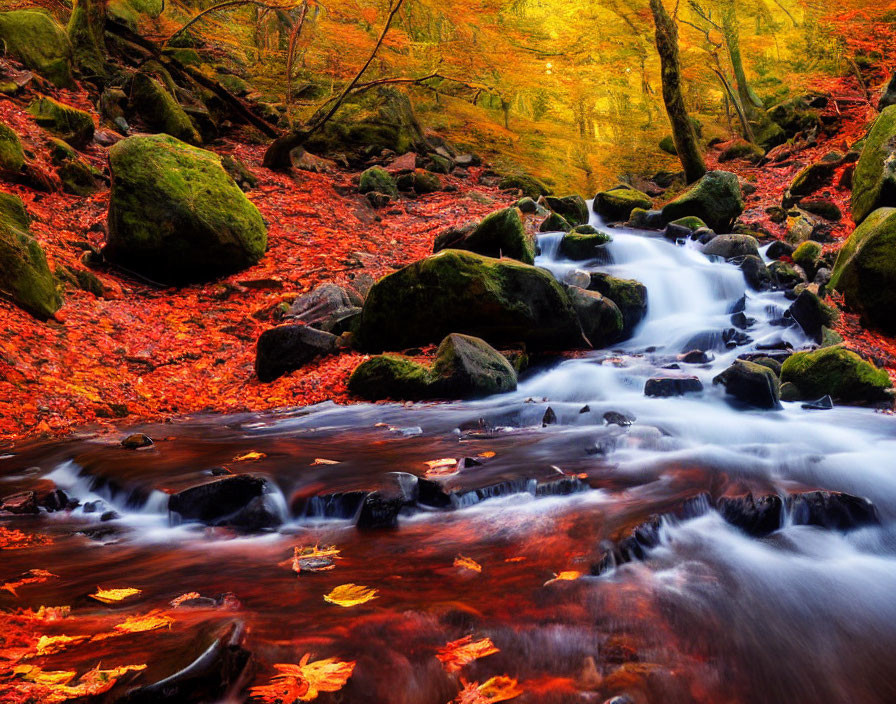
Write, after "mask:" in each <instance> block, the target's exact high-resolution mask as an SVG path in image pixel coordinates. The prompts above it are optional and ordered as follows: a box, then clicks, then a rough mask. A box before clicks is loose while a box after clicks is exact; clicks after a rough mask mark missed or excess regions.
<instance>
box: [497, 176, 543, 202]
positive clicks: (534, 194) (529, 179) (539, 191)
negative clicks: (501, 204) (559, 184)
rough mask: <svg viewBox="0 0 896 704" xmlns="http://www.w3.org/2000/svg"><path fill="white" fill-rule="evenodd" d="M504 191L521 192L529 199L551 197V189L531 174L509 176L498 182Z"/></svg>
mask: <svg viewBox="0 0 896 704" xmlns="http://www.w3.org/2000/svg"><path fill="white" fill-rule="evenodd" d="M498 188H500V189H501V190H502V191H519V192H520V193H522V194H523V195H524V196H526V197H527V198H536V199H537V198H538V197H539V196H549V195H550V194H551V189H550V188H548V187H547V185H546V184H545V183H544V182H543V181H539V180H538V179H537V178H535V177H534V176H530V175H529V174H508V175H506V176H504V177H503V178H502V179H501V180H500V181H499V182H498Z"/></svg>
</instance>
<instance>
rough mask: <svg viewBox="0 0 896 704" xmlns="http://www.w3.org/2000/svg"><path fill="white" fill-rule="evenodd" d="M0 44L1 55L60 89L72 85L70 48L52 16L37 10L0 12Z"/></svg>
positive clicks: (62, 30)
mask: <svg viewBox="0 0 896 704" xmlns="http://www.w3.org/2000/svg"><path fill="white" fill-rule="evenodd" d="M0 43H2V44H3V49H4V54H9V55H11V56H13V57H15V58H16V59H18V60H19V61H20V62H21V63H22V65H23V66H25V67H26V68H29V69H31V70H32V71H35V72H36V73H39V74H40V75H41V76H43V77H44V78H46V79H47V80H49V81H50V82H51V83H53V84H54V85H56V86H58V87H60V88H71V87H73V86H74V81H73V80H72V46H71V43H70V42H69V39H68V35H67V34H66V33H65V29H63V28H62V27H61V26H60V25H59V24H58V23H57V22H56V21H55V20H54V19H53V18H52V17H51V16H50V14H49V13H46V12H39V11H37V10H13V11H11V12H0Z"/></svg>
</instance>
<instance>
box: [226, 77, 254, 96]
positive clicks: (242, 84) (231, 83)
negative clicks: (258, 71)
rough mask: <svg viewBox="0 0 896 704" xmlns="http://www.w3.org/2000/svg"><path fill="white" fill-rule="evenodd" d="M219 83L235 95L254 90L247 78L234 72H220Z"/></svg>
mask: <svg viewBox="0 0 896 704" xmlns="http://www.w3.org/2000/svg"><path fill="white" fill-rule="evenodd" d="M218 83H220V84H221V85H222V86H224V87H225V88H226V89H227V90H228V91H230V92H231V93H233V94H234V95H239V96H243V95H248V94H249V92H250V91H251V90H252V88H251V86H249V84H248V83H246V81H245V80H243V79H242V78H240V77H239V76H237V75H235V74H232V73H219V74H218Z"/></svg>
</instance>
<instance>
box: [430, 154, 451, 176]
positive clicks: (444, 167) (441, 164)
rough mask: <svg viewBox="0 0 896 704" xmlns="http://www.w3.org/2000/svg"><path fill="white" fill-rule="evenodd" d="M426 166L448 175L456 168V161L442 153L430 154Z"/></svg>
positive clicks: (433, 170)
mask: <svg viewBox="0 0 896 704" xmlns="http://www.w3.org/2000/svg"><path fill="white" fill-rule="evenodd" d="M426 168H427V169H428V170H430V171H432V172H433V173H436V174H443V175H447V174H450V173H451V172H452V171H453V170H454V162H453V161H451V159H446V158H445V157H443V156H442V155H440V154H430V155H429V158H428V159H427V160H426Z"/></svg>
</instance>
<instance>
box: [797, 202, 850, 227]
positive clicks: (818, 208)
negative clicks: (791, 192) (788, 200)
mask: <svg viewBox="0 0 896 704" xmlns="http://www.w3.org/2000/svg"><path fill="white" fill-rule="evenodd" d="M800 209H801V210H805V211H806V212H807V213H811V214H812V215H817V216H818V217H821V218H824V219H825V220H833V221H835V222H836V221H839V220H841V219H842V218H843V212H842V211H841V210H840V208H839V207H838V205H837V204H836V203H834V202H833V201H831V200H827V199H826V198H803V199H802V200H801V201H800Z"/></svg>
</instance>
